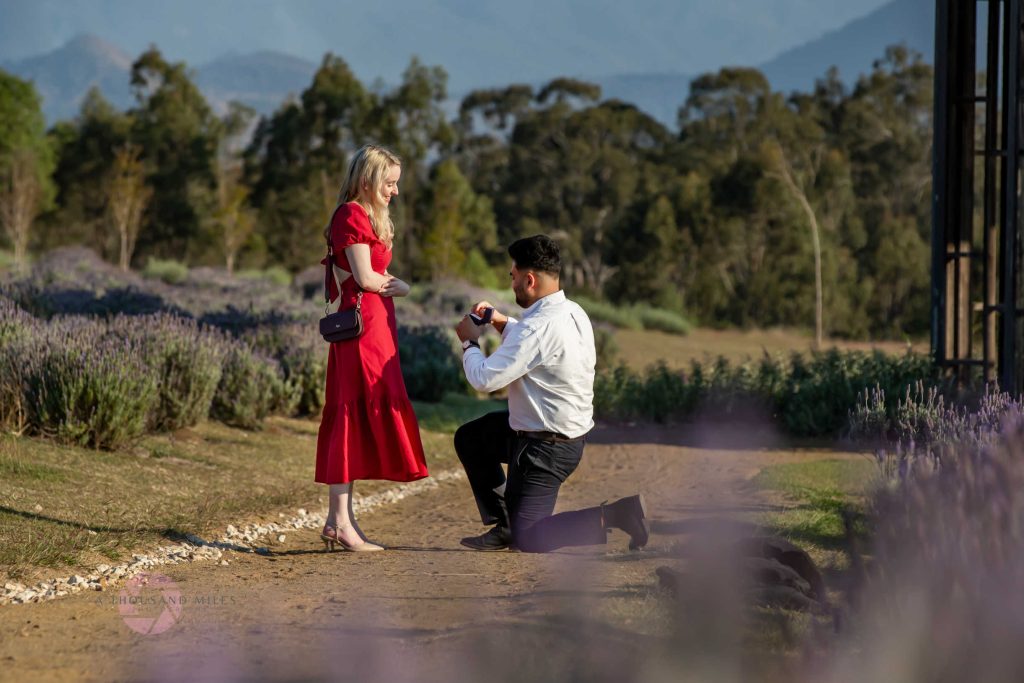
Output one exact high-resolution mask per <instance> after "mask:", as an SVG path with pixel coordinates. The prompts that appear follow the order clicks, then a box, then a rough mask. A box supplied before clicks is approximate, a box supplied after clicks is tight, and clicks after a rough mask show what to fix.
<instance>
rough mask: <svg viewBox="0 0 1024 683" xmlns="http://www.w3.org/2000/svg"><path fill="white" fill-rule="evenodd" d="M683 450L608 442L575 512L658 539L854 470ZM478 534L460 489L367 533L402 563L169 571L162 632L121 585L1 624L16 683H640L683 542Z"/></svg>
mask: <svg viewBox="0 0 1024 683" xmlns="http://www.w3.org/2000/svg"><path fill="white" fill-rule="evenodd" d="M673 442H674V437H673V435H672V434H670V433H668V432H651V431H646V432H640V431H631V430H628V429H621V430H618V431H611V430H607V429H606V430H602V431H601V432H599V433H598V434H597V435H596V437H595V439H594V440H593V441H592V442H591V443H590V444H589V445H588V446H587V450H586V454H585V456H584V461H583V464H582V465H581V466H580V468H579V470H577V472H576V473H575V474H574V475H573V476H572V477H571V478H570V480H569V482H568V483H567V484H566V485H565V486H564V487H563V488H562V494H561V496H560V500H559V510H567V509H574V508H577V507H584V506H587V505H593V504H596V503H599V502H601V501H602V500H613V499H615V498H617V497H619V496H624V495H629V494H631V493H634V492H635V491H637V490H640V491H643V492H644V493H645V494H646V496H647V498H648V503H649V507H650V508H651V516H652V518H653V520H654V522H655V531H656V532H657V531H658V529H662V530H665V529H671V528H672V522H675V521H677V520H685V519H687V518H692V517H693V516H696V515H707V514H709V513H712V514H713V513H715V512H718V511H724V510H728V509H735V505H736V504H742V505H743V506H757V505H760V504H764V502H765V499H764V498H762V497H760V496H759V495H757V494H752V493H750V492H749V489H747V488H745V487H744V486H743V484H744V482H746V481H747V480H749V479H750V477H752V476H753V475H755V474H756V473H757V472H758V471H759V470H760V469H761V468H762V467H764V466H766V465H768V464H772V463H779V462H794V461H800V460H806V459H820V458H838V457H852V456H849V455H844V454H840V453H835V452H831V451H754V450H746V451H730V450H709V449H695V448H688V447H683V446H678V445H671V444H672V443H673ZM478 520H479V518H478V517H477V513H476V508H475V505H474V504H473V501H472V497H471V495H470V492H469V487H468V484H467V483H466V482H465V481H464V480H463V481H451V482H446V483H442V484H441V485H440V486H439V487H438V488H436V489H432V490H429V491H427V492H426V493H423V494H421V495H418V496H414V497H411V498H407V499H405V500H402V501H400V502H399V503H397V504H395V505H392V506H388V507H385V508H382V509H379V510H377V511H375V512H372V513H370V514H367V515H366V516H364V517H363V518H362V520H361V521H362V525H363V527H364V529H365V530H367V532H368V533H369V534H370V535H371V536H372V537H373V538H376V539H378V540H380V541H382V542H384V543H386V544H388V545H389V546H391V547H392V549H390V550H389V551H388V552H383V553H367V554H358V553H347V552H334V553H325V552H323V551H322V546H321V545H320V541H319V539H318V536H317V534H316V533H315V532H312V531H296V532H292V533H291V534H289V535H288V538H287V541H286V542H285V543H284V544H278V545H271V546H270V549H271V551H272V552H271V554H270V555H268V556H260V555H254V554H237V553H228V554H226V556H225V557H226V558H227V559H228V561H229V564H228V565H227V566H223V565H220V564H214V563H196V564H185V565H174V566H168V567H164V568H160V573H161V574H163V575H166V576H167V577H169V578H170V579H171V580H172V581H173V582H174V584H175V586H176V588H177V589H178V590H179V591H180V596H181V600H180V601H181V604H182V607H181V612H180V615H178V618H177V620H176V621H175V622H173V623H171V622H168V623H170V626H169V628H167V629H166V630H165V631H164V632H163V633H160V634H152V633H150V634H146V635H143V634H139V633H136V632H135V631H133V630H131V629H130V628H129V627H128V626H127V625H126V622H125V620H124V618H123V617H122V615H121V614H120V613H119V610H118V599H119V594H120V590H119V588H117V587H115V588H113V589H107V590H106V591H103V592H94V593H88V594H77V595H74V596H71V597H68V598H64V599H60V600H55V601H51V602H45V603H40V604H32V605H9V606H6V607H3V608H0V680H5V681H6V680H10V681H27V680H32V681H45V680H68V681H71V680H157V681H175V680H209V681H231V680H253V679H261V680H282V681H284V680H289V681H290V680H310V679H314V680H327V679H329V680H353V681H364V682H372V683H376V682H377V681H386V682H389V683H390V682H392V681H413V680H416V681H481V680H482V681H487V682H488V683H494V682H497V681H505V680H543V679H544V678H559V679H565V678H566V677H572V678H579V679H580V680H596V679H604V678H606V677H607V678H608V679H609V680H616V679H617V680H631V679H634V678H635V677H636V676H635V674H636V673H637V672H636V670H635V668H634V667H635V666H636V665H637V661H638V658H637V657H630V656H628V655H629V653H631V652H634V653H636V652H640V651H641V650H642V649H643V648H645V647H647V646H649V645H650V644H651V643H657V641H658V638H657V633H658V632H659V628H661V626H660V625H659V624H657V623H654V622H653V621H652V620H653V619H654V618H655V612H656V610H654V609H652V607H651V603H652V601H656V600H657V599H658V598H657V595H656V594H655V593H653V592H652V588H653V586H654V585H655V576H654V569H655V568H656V567H657V566H660V565H661V564H665V562H666V559H665V550H666V549H667V548H668V547H669V546H670V545H671V544H673V543H675V542H676V541H677V539H678V537H676V536H672V535H667V534H664V533H660V534H659V533H655V535H653V536H652V539H651V544H650V546H649V547H648V549H647V550H646V551H644V552H641V553H630V552H628V551H627V550H626V538H625V536H624V535H622V534H618V533H616V532H613V534H612V535H611V537H610V539H609V543H608V545H607V546H604V547H593V548H583V549H576V550H573V551H571V552H558V553H552V554H548V555H529V554H524V553H478V552H473V551H469V550H466V549H464V548H462V547H461V546H460V545H459V544H458V539H459V538H460V537H462V536H465V535H468V534H472V533H478V532H479V531H480V530H481V529H480V527H479V521H478ZM140 596H141V597H143V598H144V600H145V601H148V604H143V605H142V606H140V607H139V611H138V615H139V616H142V617H149V618H152V617H156V616H157V615H158V614H159V613H160V611H161V609H162V608H163V606H162V604H156V601H158V600H159V599H160V592H159V591H158V590H157V589H156V588H152V587H149V588H144V589H143V590H142V592H141V593H140ZM147 624H148V622H140V625H141V626H146V625H147ZM624 668H625V669H624ZM620 669H624V670H620ZM533 671H536V672H537V673H536V674H533V673H531V672H533ZM541 672H543V673H541Z"/></svg>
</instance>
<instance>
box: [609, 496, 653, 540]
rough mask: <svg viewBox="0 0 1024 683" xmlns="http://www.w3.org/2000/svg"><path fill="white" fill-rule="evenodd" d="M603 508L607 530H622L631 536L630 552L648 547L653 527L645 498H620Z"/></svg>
mask: <svg viewBox="0 0 1024 683" xmlns="http://www.w3.org/2000/svg"><path fill="white" fill-rule="evenodd" d="M601 507H602V508H603V511H604V526H605V528H615V529H622V530H623V531H625V532H626V533H627V534H629V549H630V550H639V549H640V548H643V547H644V546H645V545H647V539H648V537H650V535H651V527H650V525H649V524H648V523H647V505H646V504H645V503H644V497H643V496H641V495H639V494H637V495H635V496H629V497H628V498H620V499H618V500H617V501H615V502H614V503H610V504H608V505H602V506H601Z"/></svg>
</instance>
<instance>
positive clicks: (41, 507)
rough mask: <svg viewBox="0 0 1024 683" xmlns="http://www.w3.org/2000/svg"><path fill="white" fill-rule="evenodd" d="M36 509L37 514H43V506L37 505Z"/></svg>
mask: <svg viewBox="0 0 1024 683" xmlns="http://www.w3.org/2000/svg"><path fill="white" fill-rule="evenodd" d="M35 509H36V512H42V511H43V506H42V505H40V504H39V503H36V508H35Z"/></svg>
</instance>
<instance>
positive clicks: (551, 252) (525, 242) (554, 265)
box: [508, 235, 562, 277]
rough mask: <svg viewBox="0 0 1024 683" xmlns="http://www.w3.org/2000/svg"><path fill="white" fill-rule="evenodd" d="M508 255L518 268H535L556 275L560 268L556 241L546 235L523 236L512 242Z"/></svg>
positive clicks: (560, 260) (560, 259)
mask: <svg viewBox="0 0 1024 683" xmlns="http://www.w3.org/2000/svg"><path fill="white" fill-rule="evenodd" d="M508 255H509V256H511V257H512V260H513V261H515V262H516V267H517V268H519V270H536V271H540V272H542V273H547V274H549V275H554V276H555V277H558V274H559V273H560V272H561V270H562V257H561V256H560V255H559V252H558V243H557V242H555V241H554V240H553V239H551V238H550V237H548V236H547V235H534V236H533V237H524V238H522V239H520V240H516V241H515V242H513V243H512V244H511V245H510V246H509V248H508Z"/></svg>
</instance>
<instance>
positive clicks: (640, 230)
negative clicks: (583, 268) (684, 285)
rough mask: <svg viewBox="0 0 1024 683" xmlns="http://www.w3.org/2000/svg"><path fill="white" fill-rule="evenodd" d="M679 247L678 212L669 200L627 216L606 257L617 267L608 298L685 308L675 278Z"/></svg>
mask: <svg viewBox="0 0 1024 683" xmlns="http://www.w3.org/2000/svg"><path fill="white" fill-rule="evenodd" d="M637 218H640V220H639V221H638V220H637ZM679 245H680V234H679V228H678V226H677V225H676V217H675V210H674V208H673V207H672V202H670V201H669V200H668V198H667V197H665V196H663V195H661V196H658V197H657V198H655V199H654V201H653V202H652V203H650V204H649V205H647V206H643V205H640V206H638V207H637V211H634V212H630V213H629V214H627V216H626V218H625V219H624V220H622V221H621V222H620V223H619V226H618V229H617V230H616V231H615V232H614V233H613V234H612V236H611V239H610V249H609V254H608V255H607V257H606V258H607V260H608V262H609V263H610V264H611V265H613V266H615V267H616V268H617V270H616V271H615V274H614V275H613V276H612V278H611V279H610V280H609V282H608V285H607V287H606V288H605V291H606V293H607V294H608V296H609V298H610V299H612V301H615V302H617V303H623V304H633V303H637V302H644V303H648V304H651V305H653V306H661V307H664V308H672V309H677V310H678V309H680V308H682V299H681V297H680V296H679V290H678V289H677V288H676V286H675V282H674V280H675V278H674V277H673V274H674V273H673V271H675V270H676V268H677V267H678V265H677V264H678V261H677V258H678V257H677V255H678V251H679Z"/></svg>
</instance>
